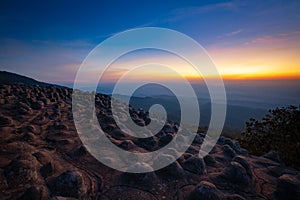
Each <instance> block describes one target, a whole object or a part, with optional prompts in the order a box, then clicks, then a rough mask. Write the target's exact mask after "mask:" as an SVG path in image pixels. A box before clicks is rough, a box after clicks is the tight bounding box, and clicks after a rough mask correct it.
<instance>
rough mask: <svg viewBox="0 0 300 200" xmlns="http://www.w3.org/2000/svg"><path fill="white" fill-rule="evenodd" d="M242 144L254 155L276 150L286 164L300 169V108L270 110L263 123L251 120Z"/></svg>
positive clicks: (248, 122)
mask: <svg viewBox="0 0 300 200" xmlns="http://www.w3.org/2000/svg"><path fill="white" fill-rule="evenodd" d="M240 142H241V145H242V146H243V147H245V148H246V149H248V151H249V152H250V153H252V154H254V155H263V154H265V153H267V152H269V151H270V150H274V151H276V152H278V154H279V155H280V157H281V159H282V160H283V161H284V162H285V163H286V164H288V165H290V166H292V167H295V168H298V169H300V159H299V155H300V110H299V107H296V106H289V107H282V108H276V109H274V110H269V114H267V115H266V116H265V117H264V118H263V119H262V120H261V121H258V120H256V119H253V118H251V119H250V120H249V121H247V122H246V130H245V132H243V133H242V138H241V139H240Z"/></svg>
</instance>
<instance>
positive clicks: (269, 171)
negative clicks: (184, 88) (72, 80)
mask: <svg viewBox="0 0 300 200" xmlns="http://www.w3.org/2000/svg"><path fill="white" fill-rule="evenodd" d="M71 94H72V90H71V89H68V88H58V87H55V86H25V85H20V84H17V85H16V84H13V85H1V86H0V104H1V106H0V118H1V119H0V122H1V123H0V129H1V130H0V133H1V140H0V180H1V182H0V199H53V200H54V199H190V200H194V199H195V200H197V199H299V198H300V172H299V171H297V170H295V169H292V168H289V167H286V166H285V164H284V163H283V162H282V161H281V159H280V158H279V156H278V155H277V154H276V153H275V152H269V153H268V154H266V155H264V156H261V157H256V156H252V155H249V154H248V152H247V150H246V149H243V148H241V147H240V145H239V143H238V142H237V141H234V140H231V139H229V138H226V137H220V138H219V140H218V143H217V144H216V145H215V147H214V148H213V150H212V151H211V152H210V154H209V155H207V156H206V157H204V159H201V158H199V157H198V152H199V149H200V147H201V144H202V142H203V139H204V137H205V135H204V134H197V135H196V136H195V139H194V141H193V143H192V145H191V146H190V147H189V148H188V150H187V151H186V152H185V153H184V154H183V155H181V156H180V158H179V159H177V160H176V161H175V162H173V163H172V164H171V165H169V166H167V167H165V168H163V169H160V170H158V171H153V172H149V173H139V174H134V173H125V172H121V171H118V170H114V169H111V168H109V167H107V166H105V165H103V164H102V163H100V162H99V161H97V160H96V159H95V158H94V157H93V156H92V155H91V154H90V153H89V151H88V150H87V149H86V148H85V146H83V144H82V142H81V140H80V138H79V136H78V133H77V131H76V128H75V126H74V121H73V115H72V111H71V101H72V99H71ZM109 102H110V97H109V96H106V95H99V94H97V95H96V110H95V112H96V114H97V117H98V121H99V123H100V125H101V128H102V129H103V130H104V131H105V133H106V137H107V138H109V140H110V141H111V142H112V143H113V144H114V145H117V146H118V147H119V148H121V149H124V150H126V151H133V152H149V151H153V150H156V149H159V148H161V147H163V146H165V145H166V144H168V143H169V142H170V140H172V139H173V138H174V137H175V136H176V134H177V130H178V125H177V124H176V123H174V122H171V121H170V122H168V123H166V125H165V126H164V128H163V129H162V130H161V131H160V132H159V133H158V134H156V135H155V136H153V137H150V138H145V139H140V138H134V137H132V136H130V135H128V134H126V133H125V132H123V131H122V130H120V129H119V128H118V127H117V126H116V124H115V122H114V120H113V118H112V116H111V111H110V105H109ZM118 108H119V109H120V110H121V111H122V109H123V108H124V106H123V105H122V104H121V103H120V104H119V105H118ZM82 111H83V112H85V111H84V109H83V110H82ZM123 112H127V111H126V110H123ZM130 112H131V113H132V116H135V117H134V120H135V122H136V123H139V124H145V123H146V122H147V121H149V116H147V114H146V113H145V112H144V111H143V110H135V109H131V111H130ZM123 120H129V119H125V118H124V119H123ZM90 128H92V127H90ZM92 139H93V138H92ZM94 139H95V140H94V141H95V142H96V141H97V139H99V138H97V137H96V138H94ZM99 148H100V149H99V151H97V152H98V154H99V155H100V156H101V155H102V154H101V152H102V151H101V146H99ZM170 152H173V153H174V152H175V153H176V149H170ZM172 155H173V154H170V155H160V156H166V159H167V158H168V156H172ZM106 159H107V160H108V161H110V162H116V160H118V159H122V157H118V158H117V157H107V158H106ZM132 159H134V158H132ZM123 162H126V160H123ZM153 162H155V160H154V161H153ZM141 166H144V165H143V163H136V164H135V165H134V166H131V167H137V168H138V167H141ZM147 167H148V168H149V167H150V166H147Z"/></svg>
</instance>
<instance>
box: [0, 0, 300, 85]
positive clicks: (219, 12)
mask: <svg viewBox="0 0 300 200" xmlns="http://www.w3.org/2000/svg"><path fill="white" fill-rule="evenodd" d="M299 10H300V1H297V0H294V1H293V0H288V1H277V0H266V1H259V0H253V1H250V0H249V1H238V0H237V1H235V0H234V1H181V0H178V1H168V0H166V1H143V0H141V1H89V2H84V1H56V0H54V1H53V0H52V1H47V0H45V1H31V0H29V1H14V0H12V1H4V2H3V1H2V2H1V6H0V26H1V28H0V70H6V71H10V72H15V73H19V74H22V75H26V76H30V77H32V78H35V79H37V80H41V81H45V82H51V83H59V84H66V83H72V82H73V81H74V79H75V76H76V72H77V70H78V69H79V67H80V65H81V63H82V61H83V60H84V59H85V57H86V56H87V55H88V53H89V52H90V51H91V50H92V49H93V48H95V47H96V46H97V45H98V44H99V43H101V42H102V41H104V40H105V39H107V38H109V37H111V36H113V35H115V34H116V33H119V32H122V31H125V30H128V29H132V28H142V27H162V28H169V29H173V30H176V31H179V32H182V33H184V34H186V35H188V36H190V37H191V38H193V39H194V40H196V41H197V42H198V43H200V44H201V45H202V46H203V47H204V48H205V49H206V51H207V52H208V54H209V55H210V57H211V59H212V60H213V61H214V63H215V65H216V66H217V67H218V70H219V72H220V74H221V76H223V77H224V78H226V79H229V80H231V79H251V80H252V79H300V12H299ZM149 55H151V56H154V57H158V58H159V59H161V60H163V59H168V55H165V54H162V53H160V52H158V53H152V54H147V53H144V54H143V53H140V54H137V55H131V56H130V55H129V57H128V58H127V59H123V60H122V59H121V60H120V61H119V66H122V65H123V64H124V63H125V62H126V63H127V64H128V63H131V62H132V61H135V60H147V59H148V58H147V56H149ZM171 60H172V59H171ZM122 61H124V62H122ZM172 62H173V63H174V64H177V65H178V62H176V59H174V60H172ZM178 67H179V68H180V67H181V68H182V69H183V70H182V73H184V72H185V73H186V74H185V75H186V76H188V77H192V76H193V72H190V71H187V70H185V67H184V66H183V65H182V66H178ZM116 68H118V67H116Z"/></svg>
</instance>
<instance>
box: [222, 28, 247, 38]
mask: <svg viewBox="0 0 300 200" xmlns="http://www.w3.org/2000/svg"><path fill="white" fill-rule="evenodd" d="M243 31H244V30H243V29H238V30H236V31H232V32H229V33H227V34H226V36H234V35H238V34H240V33H241V32H243Z"/></svg>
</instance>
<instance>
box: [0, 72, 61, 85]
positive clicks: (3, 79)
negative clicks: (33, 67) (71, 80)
mask: <svg viewBox="0 0 300 200" xmlns="http://www.w3.org/2000/svg"><path fill="white" fill-rule="evenodd" d="M0 84H1V85H11V84H23V85H27V86H33V85H40V86H53V84H50V83H44V82H40V81H37V80H34V79H32V78H29V77H27V76H22V75H19V74H15V73H12V72H7V71H0ZM55 86H56V87H62V86H59V85H55Z"/></svg>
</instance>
